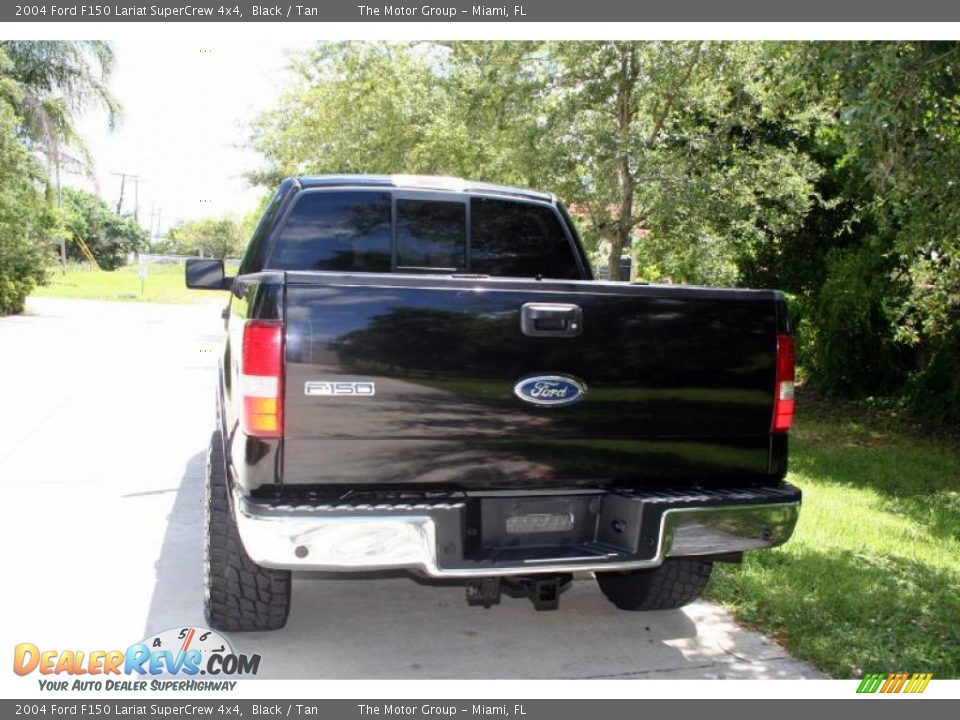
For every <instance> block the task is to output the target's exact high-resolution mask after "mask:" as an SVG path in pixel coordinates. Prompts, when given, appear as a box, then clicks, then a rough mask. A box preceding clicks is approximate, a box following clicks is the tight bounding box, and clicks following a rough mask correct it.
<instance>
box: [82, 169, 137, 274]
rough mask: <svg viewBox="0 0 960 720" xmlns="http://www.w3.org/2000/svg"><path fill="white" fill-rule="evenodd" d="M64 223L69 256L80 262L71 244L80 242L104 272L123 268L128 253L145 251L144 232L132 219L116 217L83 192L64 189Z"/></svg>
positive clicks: (122, 216) (102, 204)
mask: <svg viewBox="0 0 960 720" xmlns="http://www.w3.org/2000/svg"><path fill="white" fill-rule="evenodd" d="M63 219H64V226H65V229H66V236H67V241H68V244H67V248H68V252H69V253H70V254H71V255H72V256H73V257H75V258H76V259H78V260H82V259H83V256H82V255H81V254H80V252H79V250H78V249H77V247H76V245H75V244H73V243H71V242H70V241H71V240H75V239H77V238H80V239H82V240H83V241H84V242H85V243H86V244H87V245H88V246H89V247H90V251H91V252H92V253H93V255H94V257H95V258H96V259H97V264H99V265H100V267H101V268H103V269H104V270H113V269H115V268H118V267H120V266H121V265H124V264H125V263H126V261H127V256H128V255H129V254H130V253H136V252H140V251H141V250H143V249H144V248H145V247H146V242H147V231H146V230H144V229H143V228H142V227H140V225H139V224H138V223H137V222H136V221H135V220H134V219H133V218H132V217H130V216H127V215H118V214H117V213H115V212H114V211H113V210H112V209H111V208H110V207H109V206H108V205H107V204H106V203H105V202H104V201H103V200H101V199H100V198H98V197H96V196H95V195H91V194H90V193H88V192H85V191H83V190H76V189H74V188H64V189H63Z"/></svg>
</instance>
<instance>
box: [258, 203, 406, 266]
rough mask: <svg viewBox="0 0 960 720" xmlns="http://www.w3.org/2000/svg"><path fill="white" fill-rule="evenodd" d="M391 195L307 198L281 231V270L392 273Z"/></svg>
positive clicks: (274, 262)
mask: <svg viewBox="0 0 960 720" xmlns="http://www.w3.org/2000/svg"><path fill="white" fill-rule="evenodd" d="M390 201H391V197H390V193H384V192H368V191H345V192H314V193H304V194H303V195H301V196H300V198H298V199H297V203H296V205H294V207H293V210H292V211H291V213H290V216H289V217H288V218H287V222H286V224H285V225H284V226H283V229H282V230H281V231H280V237H279V238H278V239H277V244H276V247H275V248H274V250H273V254H272V255H271V256H270V262H269V267H271V268H275V269H277V270H333V271H337V270H339V271H348V272H390Z"/></svg>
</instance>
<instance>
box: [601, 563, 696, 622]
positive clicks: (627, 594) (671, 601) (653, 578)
mask: <svg viewBox="0 0 960 720" xmlns="http://www.w3.org/2000/svg"><path fill="white" fill-rule="evenodd" d="M712 568H713V563H712V562H710V561H709V560H686V559H676V560H667V561H666V562H665V563H663V565H661V566H660V567H657V568H651V569H649V570H632V571H630V572H620V573H617V572H598V573H597V583H598V584H599V585H600V590H601V591H602V592H603V594H604V595H606V596H607V600H609V601H610V602H612V603H613V604H614V605H616V606H617V607H618V608H620V609H621V610H673V609H675V608H679V607H683V606H684V605H686V604H687V603H690V602H693V601H694V600H696V599H697V598H698V597H699V596H700V593H701V592H703V589H704V588H705V587H706V586H707V581H708V580H710V570H711V569H712Z"/></svg>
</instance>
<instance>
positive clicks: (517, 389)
mask: <svg viewBox="0 0 960 720" xmlns="http://www.w3.org/2000/svg"><path fill="white" fill-rule="evenodd" d="M513 394H514V395H516V396H517V397H518V398H520V399H521V400H523V401H524V402H528V403H531V404H533V405H573V403H575V402H579V401H580V400H582V399H583V396H584V395H586V394H587V386H586V384H584V383H583V382H582V381H580V380H577V379H576V378H572V377H570V376H568V375H531V376H530V377H525V378H523V379H522V380H520V381H519V382H518V383H517V384H516V385H514V386H513Z"/></svg>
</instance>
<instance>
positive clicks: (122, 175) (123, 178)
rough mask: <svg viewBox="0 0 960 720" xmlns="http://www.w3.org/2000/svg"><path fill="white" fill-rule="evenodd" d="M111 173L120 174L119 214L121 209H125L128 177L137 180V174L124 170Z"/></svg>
mask: <svg viewBox="0 0 960 720" xmlns="http://www.w3.org/2000/svg"><path fill="white" fill-rule="evenodd" d="M110 174H111V175H119V176H120V199H119V200H118V201H117V215H119V214H120V210H121V209H123V190H124V188H125V187H126V184H127V178H130V179H131V180H136V179H137V176H136V175H134V174H133V173H124V172H112V173H110Z"/></svg>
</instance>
